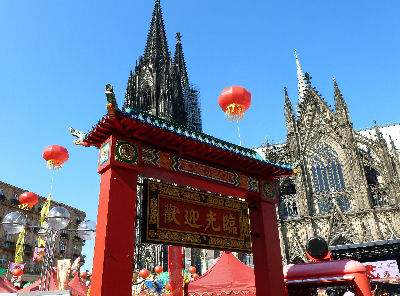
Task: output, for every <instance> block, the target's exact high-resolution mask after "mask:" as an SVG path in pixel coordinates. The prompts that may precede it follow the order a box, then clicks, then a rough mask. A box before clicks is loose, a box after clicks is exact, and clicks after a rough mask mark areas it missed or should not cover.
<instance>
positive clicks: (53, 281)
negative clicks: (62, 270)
mask: <svg viewBox="0 0 400 296" xmlns="http://www.w3.org/2000/svg"><path fill="white" fill-rule="evenodd" d="M39 286H40V279H38V280H37V281H36V282H34V283H33V284H31V285H29V286H26V287H25V288H22V289H21V290H18V292H34V291H39ZM55 290H58V281H57V274H56V272H53V273H52V274H51V278H50V291H55Z"/></svg>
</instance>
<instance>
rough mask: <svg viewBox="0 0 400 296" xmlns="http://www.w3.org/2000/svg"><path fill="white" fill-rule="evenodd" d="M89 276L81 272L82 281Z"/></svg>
mask: <svg viewBox="0 0 400 296" xmlns="http://www.w3.org/2000/svg"><path fill="white" fill-rule="evenodd" d="M87 276H88V274H87V272H85V271H84V272H81V275H80V277H81V278H82V279H85V278H87Z"/></svg>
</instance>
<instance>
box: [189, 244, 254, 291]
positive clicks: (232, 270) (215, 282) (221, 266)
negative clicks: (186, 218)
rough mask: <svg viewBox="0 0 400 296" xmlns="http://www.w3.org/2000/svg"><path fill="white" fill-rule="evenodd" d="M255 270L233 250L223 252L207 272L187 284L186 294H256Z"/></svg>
mask: <svg viewBox="0 0 400 296" xmlns="http://www.w3.org/2000/svg"><path fill="white" fill-rule="evenodd" d="M255 294H256V287H255V285H254V270H253V268H251V267H249V266H247V265H246V264H244V263H243V262H241V261H240V260H239V259H237V258H236V257H235V256H234V255H233V254H232V253H231V252H223V253H222V254H221V256H220V257H219V258H218V261H217V262H216V263H215V264H214V265H213V266H212V267H211V268H210V269H209V270H207V272H206V273H205V274H203V275H202V276H201V277H199V278H198V279H196V280H193V281H191V282H189V283H187V284H185V296H203V295H207V296H224V295H239V296H246V295H247V296H254V295H255Z"/></svg>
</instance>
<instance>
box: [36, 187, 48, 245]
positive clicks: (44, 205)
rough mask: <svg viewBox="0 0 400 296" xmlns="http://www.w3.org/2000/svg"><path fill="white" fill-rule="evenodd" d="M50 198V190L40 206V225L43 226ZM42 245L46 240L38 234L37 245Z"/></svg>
mask: <svg viewBox="0 0 400 296" xmlns="http://www.w3.org/2000/svg"><path fill="white" fill-rule="evenodd" d="M50 199H51V192H50V193H49V196H48V197H47V200H46V201H45V202H44V204H43V206H42V211H41V212H40V226H43V224H44V218H46V216H47V213H48V212H49V209H50ZM44 246H46V242H45V241H44V240H43V239H42V238H41V237H40V236H39V238H38V247H44Z"/></svg>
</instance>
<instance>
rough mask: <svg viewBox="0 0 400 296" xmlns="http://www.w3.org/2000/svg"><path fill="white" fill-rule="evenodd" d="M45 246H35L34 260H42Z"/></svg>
mask: <svg viewBox="0 0 400 296" xmlns="http://www.w3.org/2000/svg"><path fill="white" fill-rule="evenodd" d="M45 249H46V248H44V247H35V249H34V250H33V258H32V262H42V261H43V258H44V250H45Z"/></svg>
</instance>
